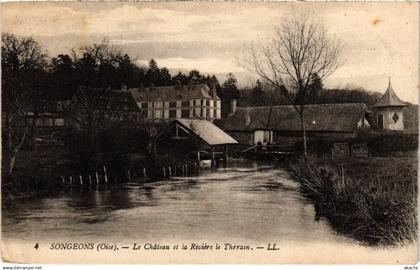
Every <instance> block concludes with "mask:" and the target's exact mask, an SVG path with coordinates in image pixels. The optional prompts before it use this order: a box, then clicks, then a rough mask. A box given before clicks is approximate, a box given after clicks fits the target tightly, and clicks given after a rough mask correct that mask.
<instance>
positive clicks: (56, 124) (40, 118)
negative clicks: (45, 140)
mask: <svg viewBox="0 0 420 270" xmlns="http://www.w3.org/2000/svg"><path fill="white" fill-rule="evenodd" d="M69 103H70V100H46V99H43V100H40V101H39V102H37V103H36V104H33V105H32V108H31V110H30V111H28V112H27V113H26V119H27V120H26V121H27V122H28V125H30V126H31V125H34V126H35V127H37V128H61V127H64V126H66V125H67V118H66V108H67V106H68V105H69ZM34 120H35V122H34Z"/></svg>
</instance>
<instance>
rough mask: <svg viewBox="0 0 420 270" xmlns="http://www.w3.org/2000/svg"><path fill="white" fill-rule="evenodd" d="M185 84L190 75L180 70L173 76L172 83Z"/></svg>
mask: <svg viewBox="0 0 420 270" xmlns="http://www.w3.org/2000/svg"><path fill="white" fill-rule="evenodd" d="M178 84H181V85H185V84H188V77H187V75H185V74H184V73H182V72H181V71H179V72H178V73H177V74H176V75H175V76H173V77H172V85H178Z"/></svg>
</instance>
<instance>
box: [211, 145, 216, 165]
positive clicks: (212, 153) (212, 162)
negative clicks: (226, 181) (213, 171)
mask: <svg viewBox="0 0 420 270" xmlns="http://www.w3.org/2000/svg"><path fill="white" fill-rule="evenodd" d="M214 161H215V160H214V146H213V145H212V146H211V168H214V167H215V165H216V164H215V162H214Z"/></svg>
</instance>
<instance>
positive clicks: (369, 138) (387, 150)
mask: <svg viewBox="0 0 420 270" xmlns="http://www.w3.org/2000/svg"><path fill="white" fill-rule="evenodd" d="M349 142H350V143H360V142H362V143H363V142H365V143H367V146H368V148H369V152H370V153H371V154H372V155H378V156H382V155H389V154H392V153H394V152H409V151H417V149H418V135H417V134H412V133H403V132H397V131H396V132H392V131H386V132H385V131H384V132H373V131H370V132H369V131H360V132H358V133H357V136H356V138H355V139H352V140H350V141H349Z"/></svg>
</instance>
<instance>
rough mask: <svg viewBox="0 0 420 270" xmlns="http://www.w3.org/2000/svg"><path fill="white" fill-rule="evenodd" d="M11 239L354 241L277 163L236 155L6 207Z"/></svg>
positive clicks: (7, 232) (5, 234) (5, 230)
mask: <svg viewBox="0 0 420 270" xmlns="http://www.w3.org/2000/svg"><path fill="white" fill-rule="evenodd" d="M2 213H3V219H2V223H3V227H2V228H3V237H5V238H24V239H33V238H39V237H42V238H43V239H63V238H69V239H75V238H77V239H83V238H86V239H94V238H98V239H99V238H100V239H103V238H106V239H108V238H109V239H117V240H123V239H141V240H153V241H158V240H159V239H166V240H170V239H175V238H177V239H179V238H185V239H207V240H212V239H246V240H248V241H260V242H261V241H264V240H266V241H273V240H296V241H311V240H313V241H326V242H334V241H349V240H348V239H345V238H343V237H340V236H337V235H336V234H335V233H334V232H332V231H331V229H330V228H329V226H328V224H327V223H326V222H325V221H323V220H320V221H319V222H315V221H314V217H315V213H314V208H313V205H312V204H311V203H310V202H308V201H307V200H305V199H304V198H303V197H302V196H301V194H300V193H299V192H298V186H297V184H296V183H295V182H293V181H291V180H289V179H287V174H286V173H285V172H284V171H283V170H279V169H278V168H276V167H275V166H273V164H267V163H263V164H261V163H256V162H249V161H236V162H233V163H231V164H230V165H229V166H228V167H226V168H220V169H217V170H214V171H210V170H202V171H200V173H199V174H197V175H194V176H189V177H174V178H171V179H169V180H168V179H167V180H162V181H157V182H153V183H143V182H141V179H140V180H139V181H137V182H132V183H127V184H121V185H109V186H100V187H98V188H97V187H90V188H87V187H85V188H82V189H80V188H79V189H76V188H73V189H71V190H67V191H63V192H60V193H58V194H55V195H52V196H48V197H46V198H38V199H33V200H31V201H27V202H25V201H22V202H17V203H16V204H14V205H13V206H12V207H9V208H7V209H4V210H3V212H2Z"/></svg>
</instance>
